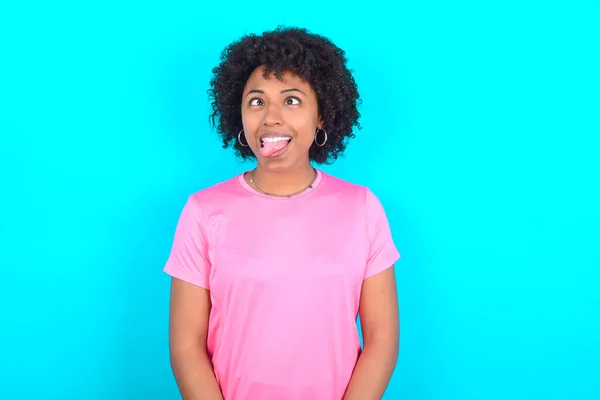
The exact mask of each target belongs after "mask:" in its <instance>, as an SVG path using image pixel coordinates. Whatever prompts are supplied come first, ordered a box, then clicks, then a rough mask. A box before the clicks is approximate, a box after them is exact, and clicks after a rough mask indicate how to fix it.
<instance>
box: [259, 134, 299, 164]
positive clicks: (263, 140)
mask: <svg viewBox="0 0 600 400" xmlns="http://www.w3.org/2000/svg"><path fill="white" fill-rule="evenodd" d="M259 141H260V149H259V151H260V155H261V156H263V157H269V158H274V157H279V156H281V155H282V154H283V153H284V152H285V151H286V150H287V148H288V147H289V145H290V143H291V142H292V136H290V135H288V134H284V133H266V134H262V135H260V136H259Z"/></svg>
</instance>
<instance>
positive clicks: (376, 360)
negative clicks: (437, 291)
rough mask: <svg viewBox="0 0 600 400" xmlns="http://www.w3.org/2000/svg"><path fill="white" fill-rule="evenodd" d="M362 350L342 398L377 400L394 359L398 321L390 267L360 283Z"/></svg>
mask: <svg viewBox="0 0 600 400" xmlns="http://www.w3.org/2000/svg"><path fill="white" fill-rule="evenodd" d="M359 314H360V322H361V328H362V332H363V341H364V350H363V351H362V353H361V355H360V357H359V358H358V362H357V364H356V367H355V368H354V372H353V374H352V378H351V379H350V384H349V385H348V389H347V391H346V395H345V397H344V400H379V399H381V398H382V396H383V394H384V392H385V389H386V388H387V385H388V383H389V381H390V378H391V376H392V373H393V371H394V368H395V366H396V361H397V359H398V350H399V342H400V340H399V336H400V323H399V316H398V297H397V291H396V279H395V275H394V268H393V266H392V267H391V268H388V269H386V270H384V271H382V272H380V273H378V274H376V275H374V276H372V277H370V278H367V279H365V280H364V282H363V286H362V293H361V297H360V304H359Z"/></svg>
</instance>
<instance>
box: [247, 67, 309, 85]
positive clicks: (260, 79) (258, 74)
mask: <svg viewBox="0 0 600 400" xmlns="http://www.w3.org/2000/svg"><path fill="white" fill-rule="evenodd" d="M281 78H282V79H281V80H279V79H277V77H276V76H275V75H274V74H272V73H271V74H269V75H267V77H266V78H265V76H264V67H258V68H256V69H255V70H254V71H252V74H250V76H249V77H248V80H247V81H246V85H245V88H244V91H246V90H252V89H259V88H260V89H265V90H268V89H269V88H273V89H274V90H278V89H279V88H289V87H296V88H298V89H308V88H310V84H309V83H308V82H306V81H305V80H304V79H302V78H300V77H299V76H298V75H296V74H294V73H292V72H290V71H284V72H283V74H282V76H281Z"/></svg>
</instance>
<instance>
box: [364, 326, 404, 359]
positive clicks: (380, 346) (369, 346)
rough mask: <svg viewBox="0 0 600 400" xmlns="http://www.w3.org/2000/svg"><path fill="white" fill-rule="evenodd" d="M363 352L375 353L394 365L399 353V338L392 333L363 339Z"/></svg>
mask: <svg viewBox="0 0 600 400" xmlns="http://www.w3.org/2000/svg"><path fill="white" fill-rule="evenodd" d="M364 351H365V352H369V353H371V352H372V353H376V354H377V355H378V356H379V357H381V358H382V359H385V360H386V361H387V362H389V363H391V364H393V365H396V362H397V361H398V356H399V353H400V337H399V335H398V334H395V333H393V332H390V333H389V334H375V335H372V336H368V337H365V338H364Z"/></svg>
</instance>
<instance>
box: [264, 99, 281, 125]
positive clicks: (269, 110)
mask: <svg viewBox="0 0 600 400" xmlns="http://www.w3.org/2000/svg"><path fill="white" fill-rule="evenodd" d="M282 123H283V120H282V118H281V110H280V109H279V107H278V106H277V105H276V104H270V105H269V106H267V107H266V108H265V114H264V118H263V124H264V125H265V126H274V125H281V124H282Z"/></svg>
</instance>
